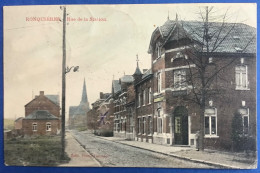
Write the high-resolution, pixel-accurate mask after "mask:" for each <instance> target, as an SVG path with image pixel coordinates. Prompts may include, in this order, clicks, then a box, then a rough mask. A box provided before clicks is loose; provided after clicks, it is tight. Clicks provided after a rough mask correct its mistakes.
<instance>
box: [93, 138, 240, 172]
mask: <svg viewBox="0 0 260 173" xmlns="http://www.w3.org/2000/svg"><path fill="white" fill-rule="evenodd" d="M96 137H98V138H100V139H104V140H107V141H111V142H115V143H119V144H123V145H127V146H131V147H134V148H138V149H143V150H147V151H151V152H154V153H159V154H163V155H166V156H171V157H174V158H177V159H181V160H187V161H192V162H194V163H202V164H207V165H209V166H216V167H220V168H221V169H241V168H239V167H236V166H230V165H225V164H221V163H213V162H210V161H205V160H199V159H193V158H190V157H183V156H179V155H176V154H168V153H163V152H159V151H154V150H151V149H147V148H142V147H138V146H134V145H130V144H126V143H122V142H119V141H114V140H109V139H106V138H104V137H100V136H96Z"/></svg>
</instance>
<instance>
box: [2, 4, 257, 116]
mask: <svg viewBox="0 0 260 173" xmlns="http://www.w3.org/2000/svg"><path fill="white" fill-rule="evenodd" d="M206 5H209V6H214V11H215V12H214V15H215V17H216V16H220V15H221V14H223V13H225V11H226V10H227V9H228V20H229V21H230V22H242V23H246V24H248V25H250V26H253V27H256V5H255V4H157V5H74V6H73V5H70V6H67V13H68V17H70V18H75V19H76V21H70V22H68V24H67V34H66V37H67V39H66V44H67V66H77V65H78V66H80V68H79V72H76V73H73V72H71V73H68V74H67V75H66V79H67V97H66V98H67V102H66V104H67V107H66V112H68V107H69V106H75V105H78V104H79V102H80V99H81V93H82V86H83V80H84V78H85V79H86V85H87V93H88V98H89V102H90V104H91V103H93V102H94V101H95V100H96V99H98V97H99V92H101V91H102V92H111V81H112V79H113V76H114V79H118V78H119V77H121V76H123V74H124V73H125V74H133V73H134V71H135V67H136V54H138V55H139V59H140V61H139V64H140V67H141V68H143V69H145V68H150V55H149V54H148V53H147V50H148V46H149V42H150V38H151V34H152V32H153V31H154V29H156V27H158V26H161V25H163V24H164V22H165V21H166V20H167V16H168V14H169V17H170V19H175V18H176V13H178V18H179V20H200V18H199V15H198V12H199V10H200V9H201V10H202V11H203V8H204V7H205V6H206ZM27 17H29V18H30V17H60V18H62V10H61V9H60V6H12V7H11V6H10V7H4V117H5V118H18V117H20V116H24V105H25V104H27V103H28V102H29V101H31V100H32V98H33V97H34V96H35V95H38V94H39V91H44V92H45V94H59V95H61V70H62V66H61V64H62V22H60V21H58V22H57V21H26V18H27ZM90 17H95V18H103V19H106V21H96V22H90V21H77V19H78V18H82V19H83V18H88V19H89V18H90Z"/></svg>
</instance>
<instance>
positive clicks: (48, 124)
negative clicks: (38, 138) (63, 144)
mask: <svg viewBox="0 0 260 173" xmlns="http://www.w3.org/2000/svg"><path fill="white" fill-rule="evenodd" d="M59 105H60V104H59V96H58V95H44V91H40V95H39V96H35V98H34V99H33V100H32V101H30V102H29V103H27V104H26V105H25V117H24V118H23V120H22V129H23V133H24V135H29V136H31V135H55V134H58V133H59V131H60V106H59Z"/></svg>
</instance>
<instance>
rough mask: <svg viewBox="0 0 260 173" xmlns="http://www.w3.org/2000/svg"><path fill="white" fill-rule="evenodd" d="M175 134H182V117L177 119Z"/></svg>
mask: <svg viewBox="0 0 260 173" xmlns="http://www.w3.org/2000/svg"><path fill="white" fill-rule="evenodd" d="M175 133H181V117H175Z"/></svg>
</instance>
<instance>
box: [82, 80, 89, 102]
mask: <svg viewBox="0 0 260 173" xmlns="http://www.w3.org/2000/svg"><path fill="white" fill-rule="evenodd" d="M83 103H85V104H86V103H88V96H87V89H86V82H85V78H84V82H83V90H82V96H81V102H80V104H83Z"/></svg>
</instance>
